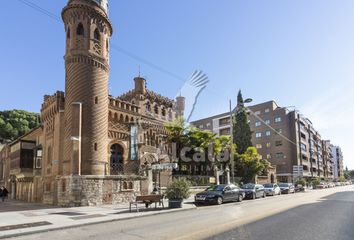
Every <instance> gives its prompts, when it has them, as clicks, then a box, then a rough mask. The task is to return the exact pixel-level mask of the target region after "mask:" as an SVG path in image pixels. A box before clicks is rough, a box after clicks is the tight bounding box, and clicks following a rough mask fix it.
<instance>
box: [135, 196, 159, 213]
mask: <svg viewBox="0 0 354 240" xmlns="http://www.w3.org/2000/svg"><path fill="white" fill-rule="evenodd" d="M163 198H164V197H163V195H144V196H137V197H136V198H135V201H134V202H130V203H129V211H130V212H131V211H132V205H135V208H136V211H137V212H139V209H138V205H139V204H145V207H146V208H148V207H149V206H150V205H151V204H153V203H155V208H156V207H157V203H159V205H161V204H162V207H163V208H165V206H164V204H163Z"/></svg>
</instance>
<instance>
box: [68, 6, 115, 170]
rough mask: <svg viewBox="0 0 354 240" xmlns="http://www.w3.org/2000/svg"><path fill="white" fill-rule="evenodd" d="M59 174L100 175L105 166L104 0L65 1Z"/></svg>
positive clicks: (106, 40) (107, 27)
mask: <svg viewBox="0 0 354 240" xmlns="http://www.w3.org/2000/svg"><path fill="white" fill-rule="evenodd" d="M62 19H63V21H64V24H65V31H66V53H65V70H66V76H65V78H66V80H65V114H64V116H65V127H64V128H65V130H64V159H63V175H71V174H73V175H104V174H105V171H106V166H107V163H108V150H107V149H108V147H107V144H108V137H107V136H108V119H107V117H108V77H109V39H110V37H111V35H112V25H111V23H110V21H109V19H108V0H69V1H68V4H67V6H66V7H65V8H64V9H63V11H62Z"/></svg>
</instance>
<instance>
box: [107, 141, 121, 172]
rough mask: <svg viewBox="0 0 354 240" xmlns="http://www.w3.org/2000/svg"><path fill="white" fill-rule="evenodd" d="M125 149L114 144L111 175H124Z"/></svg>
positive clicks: (112, 147)
mask: <svg viewBox="0 0 354 240" xmlns="http://www.w3.org/2000/svg"><path fill="white" fill-rule="evenodd" d="M123 155H124V149H123V147H122V146H121V145H120V144H113V145H112V146H111V159H110V167H111V172H110V173H111V175H118V174H122V173H123V172H124V171H123V170H124V168H123V166H124V157H123Z"/></svg>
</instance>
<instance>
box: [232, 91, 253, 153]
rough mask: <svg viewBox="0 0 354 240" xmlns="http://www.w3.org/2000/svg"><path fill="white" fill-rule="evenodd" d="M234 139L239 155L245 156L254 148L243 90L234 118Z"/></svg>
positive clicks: (238, 99) (239, 93)
mask: <svg viewBox="0 0 354 240" xmlns="http://www.w3.org/2000/svg"><path fill="white" fill-rule="evenodd" d="M232 124H233V133H232V134H233V139H234V142H233V143H235V144H236V146H237V150H236V151H237V153H238V154H243V153H244V152H246V150H247V149H248V148H249V147H251V146H252V131H251V128H250V125H249V123H248V117H247V112H246V109H245V106H244V102H243V97H242V93H241V90H240V91H239V92H238V95H237V107H236V113H235V115H234V116H233V122H232Z"/></svg>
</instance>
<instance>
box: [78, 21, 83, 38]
mask: <svg viewBox="0 0 354 240" xmlns="http://www.w3.org/2000/svg"><path fill="white" fill-rule="evenodd" d="M76 34H77V35H79V36H84V26H83V25H82V23H79V25H78V26H77V29H76Z"/></svg>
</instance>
